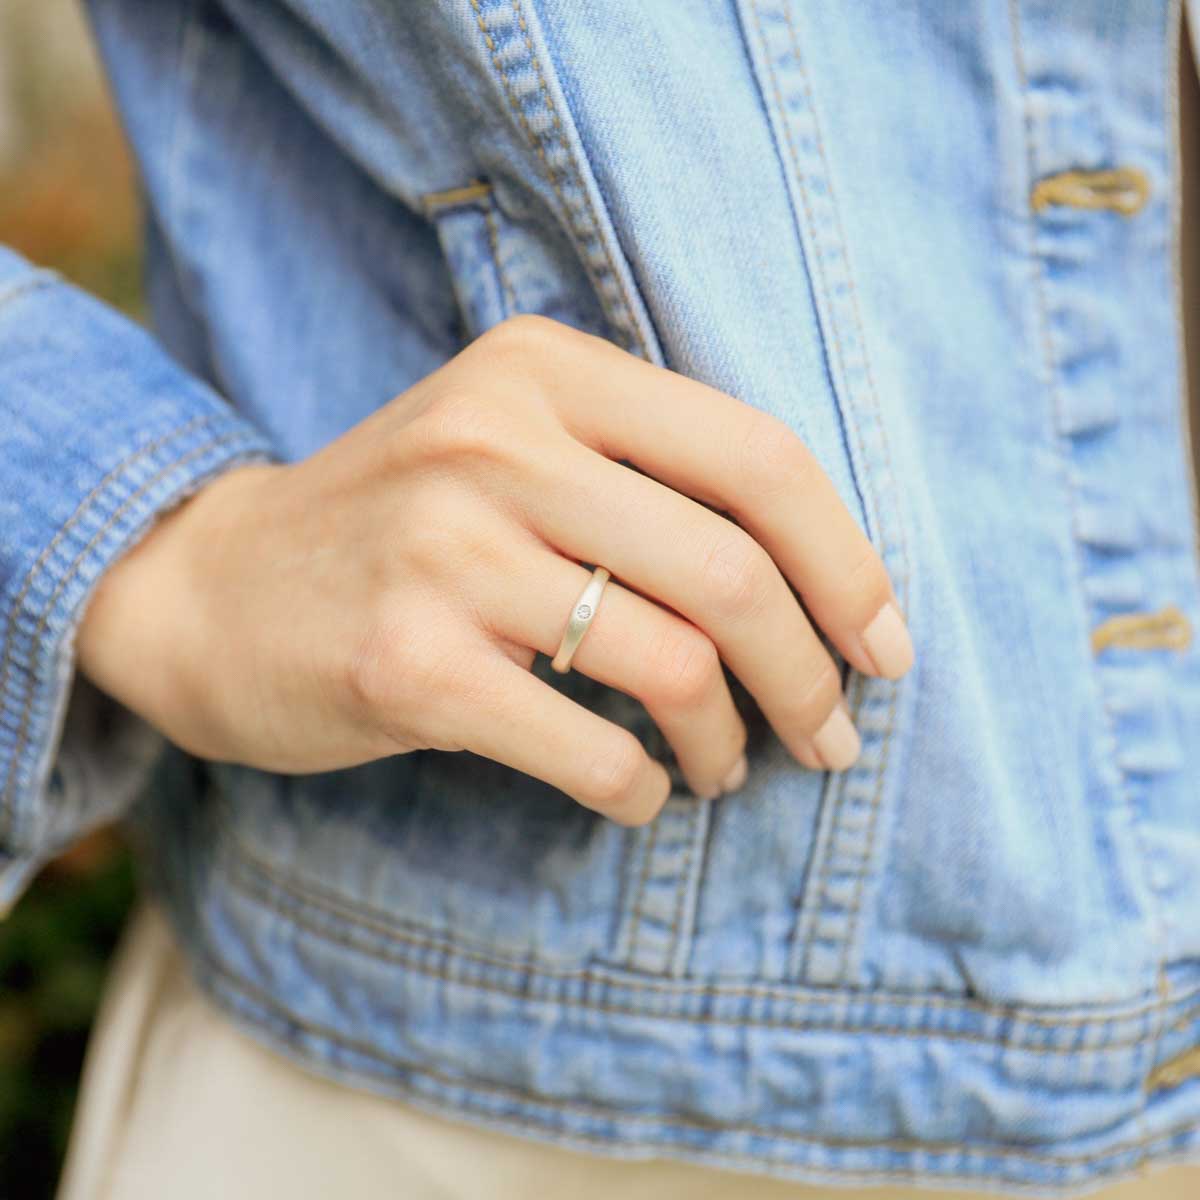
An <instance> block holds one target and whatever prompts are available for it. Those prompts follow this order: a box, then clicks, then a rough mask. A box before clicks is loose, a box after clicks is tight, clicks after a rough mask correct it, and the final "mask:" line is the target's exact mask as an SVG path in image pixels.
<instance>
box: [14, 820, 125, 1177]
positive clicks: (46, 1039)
mask: <svg viewBox="0 0 1200 1200" xmlns="http://www.w3.org/2000/svg"><path fill="white" fill-rule="evenodd" d="M134 893H135V881H134V872H133V867H132V864H131V862H130V857H129V854H128V852H127V851H126V850H125V849H124V847H122V846H120V845H119V844H109V843H107V842H105V843H104V844H103V845H102V847H101V848H100V849H99V850H98V851H97V852H96V860H95V861H93V862H90V863H89V864H88V865H87V866H86V868H85V869H76V868H71V869H63V868H59V869H57V870H56V869H50V870H47V871H45V872H43V874H42V875H41V876H40V877H39V878H38V879H37V880H36V881H35V882H34V884H33V886H32V887H31V888H30V890H29V891H28V892H27V893H26V895H25V896H24V897H23V898H22V899H21V901H20V902H19V904H18V905H17V907H16V908H15V909H14V910H13V912H12V914H11V915H10V916H9V917H8V919H7V920H6V921H5V922H4V924H3V926H0V1196H3V1197H4V1198H5V1200H20V1198H23V1197H30V1198H33V1197H38V1198H39V1200H40V1198H43V1197H50V1196H52V1195H53V1193H54V1187H55V1183H56V1181H57V1179H58V1174H59V1170H60V1165H61V1162H62V1157H63V1153H64V1151H65V1149H66V1144H67V1135H68V1132H69V1129H70V1122H71V1116H72V1112H73V1109H74V1105H75V1094H76V1087H77V1084H78V1079H79V1072H80V1068H81V1067H82V1064H83V1056H84V1050H85V1047H86V1044H87V1037H88V1031H89V1028H90V1026H91V1023H92V1019H93V1016H94V1014H95V1011H96V1005H97V1002H98V1000H99V997H100V993H101V989H102V987H103V984H104V980H105V978H106V975H107V971H108V966H109V961H110V959H111V956H112V952H113V950H114V948H115V945H116V942H117V939H118V937H119V934H120V930H121V928H122V926H123V924H124V921H125V917H126V914H127V913H128V911H129V908H130V904H131V903H132V901H133V898H134Z"/></svg>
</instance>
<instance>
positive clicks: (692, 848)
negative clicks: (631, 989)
mask: <svg viewBox="0 0 1200 1200" xmlns="http://www.w3.org/2000/svg"><path fill="white" fill-rule="evenodd" d="M685 803H688V804H689V808H688V812H687V814H686V816H687V817H688V818H689V821H688V847H687V857H686V858H685V859H684V862H683V868H682V869H681V870H680V872H679V874H678V876H677V877H676V881H675V912H674V914H673V915H672V917H671V933H670V942H669V944H668V948H667V970H668V971H671V970H673V969H674V962H675V955H676V954H677V953H678V951H679V925H680V922H681V921H682V920H683V902H684V898H685V897H686V896H687V893H688V883H689V880H690V878H691V874H692V862H693V860H694V859H695V857H696V825H697V823H698V822H699V820H700V807H701V805H707V806H709V807H710V808H711V807H712V801H711V800H700V801H697V802H695V803H691V802H687V801H685ZM698 899H699V898H697V901H698ZM690 948H691V947H689V949H690Z"/></svg>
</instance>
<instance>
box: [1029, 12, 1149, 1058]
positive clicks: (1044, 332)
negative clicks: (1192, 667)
mask: <svg viewBox="0 0 1200 1200" xmlns="http://www.w3.org/2000/svg"><path fill="white" fill-rule="evenodd" d="M1008 16H1009V23H1010V25H1011V28H1012V37H1013V55H1014V58H1015V60H1016V67H1017V74H1018V79H1019V82H1020V86H1021V100H1022V105H1023V108H1024V131H1023V132H1024V138H1025V162H1026V167H1025V169H1026V172H1027V174H1028V177H1029V178H1030V179H1032V178H1033V175H1034V173H1035V163H1036V159H1035V148H1034V141H1033V137H1034V124H1033V116H1032V111H1031V107H1030V103H1031V101H1030V96H1031V93H1030V85H1029V76H1028V72H1027V69H1026V65H1025V48H1024V33H1023V30H1022V26H1021V13H1020V3H1019V0H1009V4H1008ZM1027 224H1028V228H1029V255H1030V266H1031V275H1032V277H1033V285H1034V294H1035V303H1036V317H1037V320H1038V324H1039V327H1040V330H1041V336H1042V353H1043V355H1044V357H1045V364H1044V365H1045V367H1046V384H1047V386H1048V388H1049V391H1050V397H1051V400H1052V402H1053V404H1054V411H1055V415H1056V417H1057V427H1056V428H1055V430H1054V433H1055V435H1056V436H1055V443H1056V446H1057V447H1058V450H1059V454H1060V457H1061V460H1062V464H1063V484H1064V491H1065V492H1066V497H1067V503H1068V504H1069V505H1070V509H1071V520H1072V525H1073V527H1074V531H1075V534H1076V537H1078V525H1079V508H1078V503H1077V498H1076V494H1075V487H1074V485H1073V483H1072V481H1071V474H1070V470H1069V466H1070V464H1069V461H1068V457H1067V454H1066V451H1065V449H1064V446H1063V436H1062V433H1061V430H1062V428H1063V419H1062V389H1061V384H1060V367H1059V362H1058V357H1057V355H1056V354H1055V348H1054V337H1053V333H1052V331H1051V325H1050V308H1049V303H1048V301H1047V293H1046V269H1045V264H1044V262H1043V260H1042V255H1041V253H1040V252H1039V250H1038V242H1037V228H1036V224H1035V222H1034V221H1033V219H1032V218H1030V220H1029V221H1028V222H1027ZM1072 562H1073V564H1074V567H1075V572H1076V577H1077V583H1078V587H1079V589H1080V591H1081V592H1082V591H1083V586H1084V567H1083V561H1082V555H1081V554H1080V552H1079V548H1078V546H1076V547H1075V553H1074V554H1073V555H1072ZM1097 696H1098V699H1099V701H1100V707H1101V709H1102V711H1103V714H1104V717H1105V719H1106V721H1107V732H1108V737H1109V742H1110V750H1111V752H1112V753H1113V757H1114V759H1115V758H1116V752H1117V750H1118V749H1119V744H1120V743H1119V739H1118V737H1117V730H1116V718H1115V716H1114V714H1113V710H1112V704H1111V702H1110V701H1109V699H1108V696H1107V694H1106V693H1105V690H1104V688H1103V687H1098V688H1097ZM1114 768H1115V773H1116V777H1117V779H1118V780H1119V781H1120V782H1119V785H1118V786H1119V790H1118V793H1117V794H1118V798H1119V799H1120V800H1121V801H1122V803H1123V804H1124V806H1125V808H1126V810H1127V811H1128V813H1129V816H1130V828H1131V830H1132V832H1131V833H1130V834H1129V837H1130V840H1131V848H1132V849H1133V850H1134V851H1136V854H1135V857H1137V858H1140V860H1141V870H1140V877H1141V882H1142V885H1143V887H1144V888H1145V889H1146V893H1147V897H1148V899H1149V901H1150V903H1151V905H1152V908H1153V914H1152V917H1151V923H1152V925H1153V941H1154V946H1153V948H1152V949H1151V950H1149V951H1148V955H1153V958H1148V961H1147V965H1148V966H1150V965H1153V967H1154V969H1155V971H1156V972H1157V973H1158V977H1159V978H1158V981H1157V982H1161V978H1162V975H1163V961H1164V958H1165V950H1164V947H1165V945H1166V936H1165V934H1166V931H1165V924H1164V919H1163V914H1162V909H1161V905H1160V904H1159V903H1157V901H1158V896H1157V893H1156V891H1155V888H1154V887H1153V886H1152V884H1151V883H1150V881H1149V879H1148V878H1147V873H1146V866H1145V863H1146V861H1147V854H1146V845H1145V839H1144V838H1143V836H1142V832H1141V828H1140V826H1139V823H1138V820H1137V812H1136V809H1135V805H1134V803H1133V798H1132V796H1131V794H1130V792H1129V789H1128V778H1127V776H1126V773H1125V772H1124V771H1123V770H1122V769H1121V767H1120V764H1119V763H1114ZM1157 1015H1158V1020H1157V1023H1156V1028H1155V1030H1154V1036H1153V1038H1152V1040H1151V1042H1150V1044H1151V1046H1152V1047H1153V1049H1154V1051H1155V1052H1157V1049H1158V1046H1159V1044H1160V1042H1161V1040H1162V1023H1163V1018H1164V1016H1165V1014H1164V1013H1163V1011H1162V1009H1159V1010H1157Z"/></svg>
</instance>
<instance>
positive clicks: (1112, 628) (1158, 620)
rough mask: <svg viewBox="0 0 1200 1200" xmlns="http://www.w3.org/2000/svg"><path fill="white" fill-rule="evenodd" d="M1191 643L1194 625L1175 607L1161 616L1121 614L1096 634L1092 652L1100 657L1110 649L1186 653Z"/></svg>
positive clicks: (1171, 606) (1166, 608)
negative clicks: (1181, 651) (1179, 651)
mask: <svg viewBox="0 0 1200 1200" xmlns="http://www.w3.org/2000/svg"><path fill="white" fill-rule="evenodd" d="M1191 641H1192V626H1191V622H1190V621H1189V620H1188V619H1187V617H1186V615H1185V614H1184V613H1183V612H1182V611H1181V610H1180V609H1178V608H1176V607H1175V605H1174V604H1168V605H1167V606H1166V607H1165V608H1161V609H1159V610H1158V611H1157V612H1145V613H1119V614H1118V615H1117V616H1115V617H1109V618H1108V620H1107V621H1102V622H1101V623H1100V624H1099V625H1097V626H1096V627H1095V628H1094V629H1093V630H1092V649H1093V650H1094V651H1095V652H1096V653H1097V654H1099V653H1100V652H1101V651H1102V650H1106V649H1107V648H1108V647H1109V646H1125V647H1129V648H1131V649H1135V650H1154V649H1161V648H1165V649H1168V650H1186V649H1187V647H1188V646H1189V645H1190V644H1191Z"/></svg>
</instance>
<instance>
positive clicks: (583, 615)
mask: <svg viewBox="0 0 1200 1200" xmlns="http://www.w3.org/2000/svg"><path fill="white" fill-rule="evenodd" d="M575 615H576V616H577V617H579V619H580V620H581V621H586V620H587V619H588V617H590V616H591V615H592V606H591V605H590V604H581V605H580V606H579V607H578V608H577V609H576V610H575Z"/></svg>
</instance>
